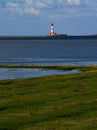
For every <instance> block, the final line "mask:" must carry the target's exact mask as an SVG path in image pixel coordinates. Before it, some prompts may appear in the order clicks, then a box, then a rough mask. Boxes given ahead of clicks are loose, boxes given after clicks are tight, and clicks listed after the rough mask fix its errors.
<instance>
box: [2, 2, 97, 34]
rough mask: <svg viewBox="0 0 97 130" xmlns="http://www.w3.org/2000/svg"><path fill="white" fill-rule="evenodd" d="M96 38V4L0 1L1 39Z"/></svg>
mask: <svg viewBox="0 0 97 130" xmlns="http://www.w3.org/2000/svg"><path fill="white" fill-rule="evenodd" d="M52 22H53V23H54V25H55V31H56V32H57V33H59V34H63V33H64V34H66V33H67V34H68V35H85V34H95V33H96V34H97V0H0V35H46V34H48V32H49V31H50V24H51V23H52Z"/></svg>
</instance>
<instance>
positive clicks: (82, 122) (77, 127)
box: [0, 66, 97, 130]
mask: <svg viewBox="0 0 97 130" xmlns="http://www.w3.org/2000/svg"><path fill="white" fill-rule="evenodd" d="M59 68H60V69H65V68H66V66H65V67H64V66H61V67H59ZM67 68H68V67H67ZM79 68H80V69H81V70H83V72H82V73H80V74H68V75H52V76H44V77H34V78H26V79H14V80H1V81H0V130H97V67H96V66H87V67H86V66H83V67H79Z"/></svg>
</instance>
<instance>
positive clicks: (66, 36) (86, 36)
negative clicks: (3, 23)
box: [0, 34, 97, 40]
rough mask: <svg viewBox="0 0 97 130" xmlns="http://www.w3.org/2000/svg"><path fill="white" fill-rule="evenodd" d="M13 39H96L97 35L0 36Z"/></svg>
mask: <svg viewBox="0 0 97 130" xmlns="http://www.w3.org/2000/svg"><path fill="white" fill-rule="evenodd" d="M8 39H9V40H11V39H12V40H13V39H18V40H22V39H25V40H26V39H27V40H29V39H31V40H77V39H78V40H80V39H97V35H96V34H94V35H78V36H76V35H75V36H72V35H71V36H69V35H67V34H60V35H54V36H49V35H45V36H0V40H8Z"/></svg>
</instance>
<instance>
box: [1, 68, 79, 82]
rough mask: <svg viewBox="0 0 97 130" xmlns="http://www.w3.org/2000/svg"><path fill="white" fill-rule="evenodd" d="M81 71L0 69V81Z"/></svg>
mask: <svg viewBox="0 0 97 130" xmlns="http://www.w3.org/2000/svg"><path fill="white" fill-rule="evenodd" d="M79 72H80V71H79V70H71V71H66V70H55V69H40V68H0V79H1V80H2V79H15V78H28V77H39V76H46V75H52V74H73V73H79Z"/></svg>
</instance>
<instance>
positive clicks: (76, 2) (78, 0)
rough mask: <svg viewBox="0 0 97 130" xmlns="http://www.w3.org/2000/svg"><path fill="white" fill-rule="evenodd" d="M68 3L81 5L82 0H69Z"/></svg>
mask: <svg viewBox="0 0 97 130" xmlns="http://www.w3.org/2000/svg"><path fill="white" fill-rule="evenodd" d="M67 1H68V3H70V4H74V5H80V3H81V1H80V0H67Z"/></svg>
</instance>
